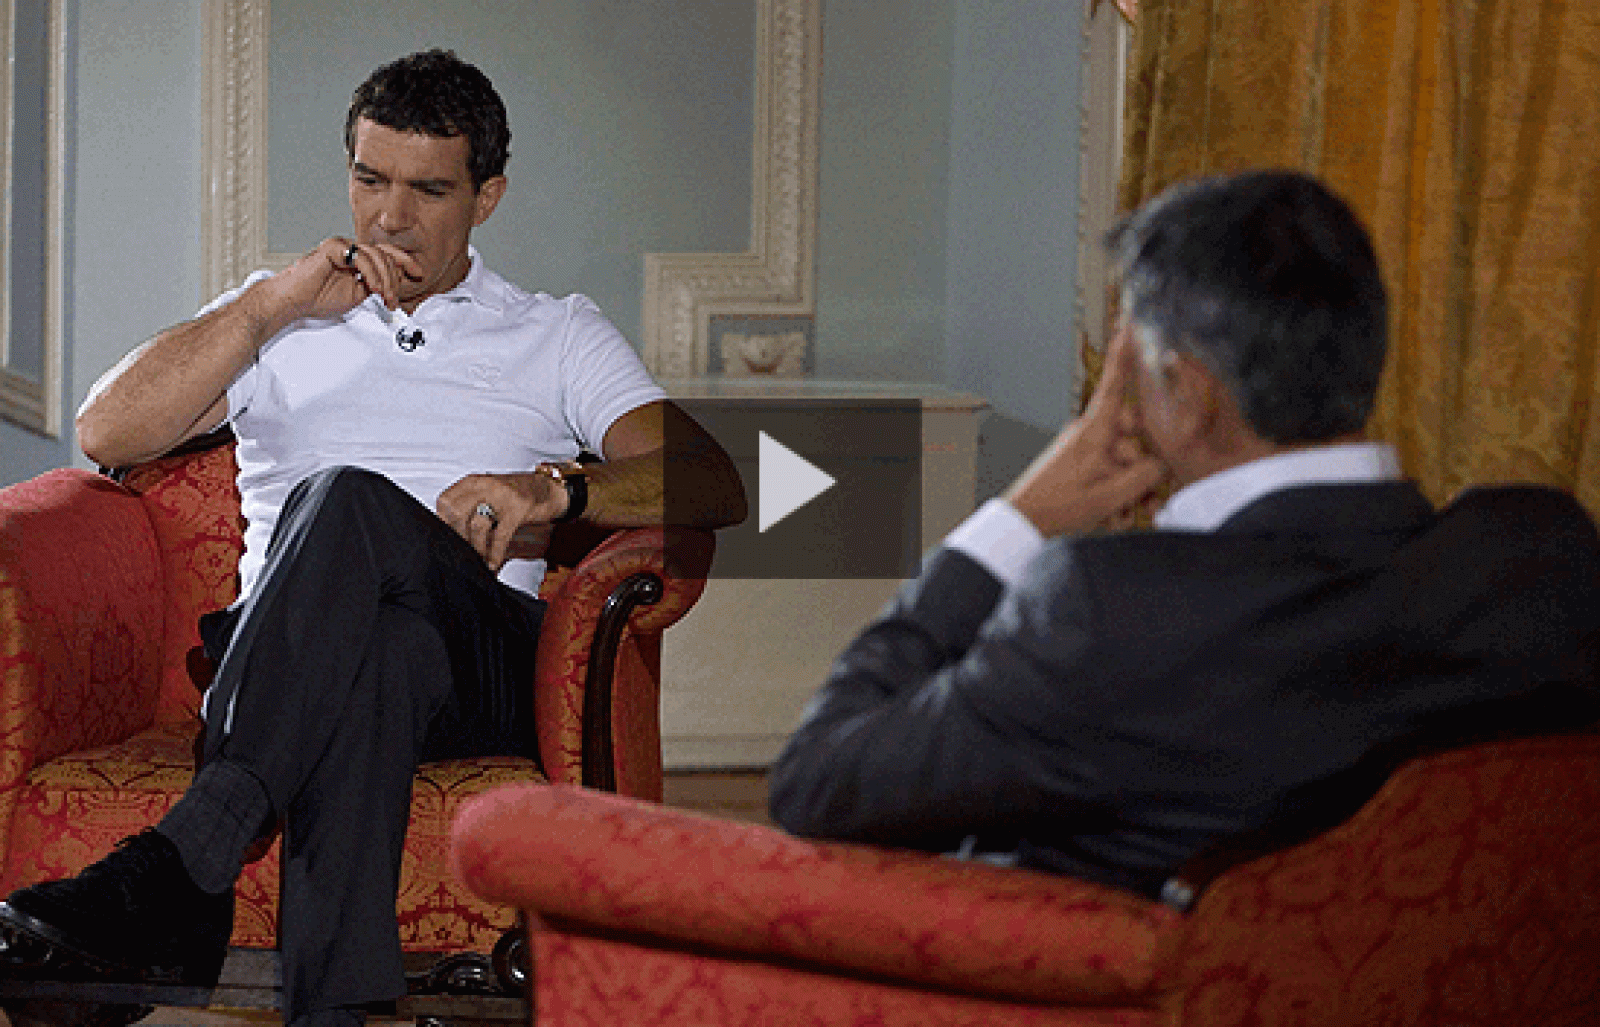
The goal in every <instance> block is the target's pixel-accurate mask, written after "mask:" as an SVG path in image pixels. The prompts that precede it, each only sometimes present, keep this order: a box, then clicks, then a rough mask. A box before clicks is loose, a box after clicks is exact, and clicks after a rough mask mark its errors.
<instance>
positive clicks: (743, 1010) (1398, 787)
mask: <svg viewBox="0 0 1600 1027" xmlns="http://www.w3.org/2000/svg"><path fill="white" fill-rule="evenodd" d="M452 852H453V856H452V858H453V860H454V862H455V864H456V866H457V868H458V872H459V874H460V876H461V878H462V879H463V880H465V881H466V882H467V884H468V885H469V886H471V887H472V889H473V890H474V891H476V892H477V893H478V894H480V895H483V896H485V897H486V898H488V899H490V900H492V901H495V902H503V903H508V904H516V905H518V906H520V907H521V908H522V909H523V910H525V911H526V914H527V916H528V919H529V923H530V925H531V929H532V931H533V934H532V937H531V954H532V963H533V966H532V976H531V979H530V983H531V990H532V997H531V1001H532V1004H533V1007H534V1019H535V1022H536V1023H538V1024H540V1025H556V1024H560V1025H563V1027H574V1025H601V1024H630V1025H634V1027H657V1025H668V1024H696V1025H715V1024H727V1025H734V1024H739V1025H744V1024H757V1023H759V1024H763V1025H766V1027H780V1025H790V1024H793V1025H801V1024H804V1025H814V1024H829V1025H857V1027H867V1025H872V1027H891V1025H900V1024H905V1025H913V1024H914V1025H918V1027H932V1025H949V1027H955V1025H963V1027H975V1025H987V1024H993V1025H1000V1024H1006V1025H1030V1024H1031V1025H1045V1024H1058V1025H1065V1024H1073V1025H1088V1024H1128V1025H1155V1024H1160V1025H1179V1024H1182V1025H1202V1024H1203V1025H1207V1027H1217V1025H1240V1027H1244V1025H1287V1024H1293V1025H1297V1027H1313V1025H1327V1027H1334V1025H1338V1027H1351V1025H1366V1024H1374V1025H1376V1024H1383V1025H1394V1027H1416V1025H1426V1024H1439V1025H1443V1024H1449V1025H1469V1024H1482V1025H1494V1027H1518V1025H1533V1024H1540V1025H1546V1027H1554V1025H1571V1027H1576V1025H1578V1024H1592V1023H1597V1022H1600V983H1597V982H1600V737H1597V736H1595V735H1566V736H1555V737H1546V738H1534V739H1524V740H1516V741H1498V742H1491V743H1486V744H1478V745H1474V746H1469V747H1466V748H1461V749H1457V750H1454V751H1451V752H1446V753H1443V754H1438V755H1432V756H1426V757H1421V758H1417V759H1413V760H1411V761H1409V762H1407V763H1406V764H1404V765H1403V766H1402V767H1401V768H1400V769H1399V770H1398V771H1397V772H1396V773H1394V774H1393V775H1392V776H1390V777H1389V778H1388V780H1387V783H1386V784H1384V786H1383V787H1382V788H1381V790H1380V791H1379V792H1378V793H1377V794H1376V795H1375V796H1374V797H1373V798H1371V799H1370V800H1369V801H1368V802H1367V803H1366V804H1365V805H1364V806H1363V807H1362V808H1361V809H1360V811H1359V812H1358V813H1357V814H1356V815H1355V816H1354V817H1353V818H1352V819H1350V820H1348V821H1347V822H1345V823H1344V824H1342V825H1341V826H1339V827H1337V828H1335V829H1333V830H1332V831H1329V832H1326V833H1324V834H1322V835H1320V836H1317V837H1315V838H1313V839H1311V840H1310V841H1307V842H1304V843H1302V844H1300V845H1297V846H1293V847H1291V848H1288V849H1285V850H1282V851H1279V852H1277V853H1274V854H1271V855H1267V856H1262V857H1259V858H1256V859H1254V860H1250V861H1248V862H1244V863H1240V864H1237V865H1234V866H1233V867H1232V868H1231V869H1228V870H1226V871H1224V872H1223V873H1222V874H1221V875H1220V876H1219V877H1217V878H1216V879H1215V880H1214V881H1213V882H1212V883H1211V885H1210V887H1209V888H1208V889H1206V890H1205V891H1204V893H1203V894H1202V895H1201V897H1200V900H1199V902H1198V903H1197V904H1196V905H1195V906H1194V909H1193V911H1192V912H1190V913H1188V914H1181V913H1179V912H1177V911H1175V910H1174V909H1171V908H1168V907H1167V906H1164V905H1161V904H1158V903H1151V902H1148V901H1146V900H1144V899H1142V898H1139V897H1136V896H1134V895H1132V894H1130V893H1125V892H1121V891H1118V890H1115V889H1110V888H1105V887H1100V886H1098V885H1093V884H1087V883H1083V882H1079V881H1074V880H1072V879H1068V878H1061V877H1051V876H1047V875H1043V874H1038V873H1034V872H1032V871H1028V870H1021V869H1013V868H1001V867H994V866H989V865H986V864H981V863H969V862H957V861H953V860H948V859H944V858H941V857H938V856H930V855H925V854H918V853H909V852H895V851H887V850H882V849H874V848H869V847H865V846H859V845H844V844H837V843H823V842H812V841H803V840H800V839H797V838H793V837H790V836H788V835H785V834H783V833H781V832H778V831H774V830H771V829H768V828H762V827H754V826H750V825H743V824H736V823H730V822H721V821H715V820H710V819H705V818H701V817H697V816H694V815H691V814H686V813H682V812H676V811H672V810H666V809H661V808H658V807H652V806H647V805H643V804H640V803H635V802H630V801H628V800H625V799H619V798H617V797H615V796H604V795H597V794H594V793H591V792H584V791H580V790H578V789H568V788H537V789H535V788H526V787H519V786H513V787H508V788H504V789H497V790H495V791H493V792H490V793H488V794H485V795H482V796H479V797H477V798H475V799H473V800H472V801H471V802H469V803H467V804H466V805H465V806H464V807H463V809H462V812H461V814H460V816H459V818H458V819H457V821H456V826H455V831H454V843H453V850H452Z"/></svg>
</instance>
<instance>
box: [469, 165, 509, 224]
mask: <svg viewBox="0 0 1600 1027" xmlns="http://www.w3.org/2000/svg"><path fill="white" fill-rule="evenodd" d="M507 184H508V183H507V182H506V176H504V175H496V176H494V177H493V178H491V179H489V180H487V181H486V182H484V183H483V184H482V185H480V186H479V187H478V195H477V196H476V197H474V198H473V208H472V227H473V228H477V227H478V226H479V225H481V224H483V223H484V222H485V221H487V220H489V215H490V214H493V213H494V209H495V208H496V207H498V206H499V205H500V197H502V196H504V195H505V194H506V185H507Z"/></svg>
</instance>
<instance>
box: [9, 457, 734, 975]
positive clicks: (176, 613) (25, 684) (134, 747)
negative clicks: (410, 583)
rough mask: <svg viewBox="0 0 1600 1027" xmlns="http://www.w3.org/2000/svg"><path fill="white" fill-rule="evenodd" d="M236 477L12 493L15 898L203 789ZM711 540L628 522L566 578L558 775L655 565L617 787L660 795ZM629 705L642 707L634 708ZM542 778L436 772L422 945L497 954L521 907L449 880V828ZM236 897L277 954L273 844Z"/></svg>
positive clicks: (425, 832)
mask: <svg viewBox="0 0 1600 1027" xmlns="http://www.w3.org/2000/svg"><path fill="white" fill-rule="evenodd" d="M234 474H235V464H234V460H233V454H232V448H231V447H221V448H217V449H211V450H206V451H203V452H200V453H194V454H188V455H184V456H175V457H169V458H165V459H162V460H158V461H154V462H152V463H150V464H147V465H142V466H141V467H138V468H135V469H133V470H132V471H131V472H130V473H129V475H128V476H127V477H126V478H125V480H124V483H123V484H120V485H119V484H116V483H113V482H111V481H110V480H108V479H106V478H104V477H101V476H98V475H93V474H89V473H87V472H83V471H77V470H62V471H54V472H50V473H49V474H46V475H43V476H41V477H40V478H37V479H35V480H33V481H31V482H25V483H23V484H20V485H15V486H12V487H10V488H6V489H0V889H3V891H0V894H3V893H4V891H9V890H10V889H12V888H15V887H17V886H20V885H24V884H28V883H31V882H33V881H37V880H43V879H46V878H51V877H60V876H64V875H68V874H72V873H76V872H77V871H78V870H79V869H81V868H82V867H83V866H85V865H86V864H88V863H90V862H92V861H93V860H95V859H98V858H99V857H100V856H102V855H104V854H105V852H106V851H108V850H109V849H110V848H111V846H112V845H113V844H114V843H115V842H116V841H117V840H119V839H120V838H122V837H124V836H126V835H128V834H131V833H133V832H135V831H138V830H140V829H142V828H144V827H147V826H149V825H150V824H152V823H154V822H156V821H157V820H159V819H160V818H161V816H162V815H163V814H164V813H165V812H166V810H167V809H168V808H170V806H171V805H172V803H173V802H175V801H176V800H177V798H178V796H179V795H180V794H181V792H182V790H183V789H184V788H185V787H186V786H187V785H188V782H189V780H190V777H191V776H192V741H193V737H194V733H195V730H196V727H197V722H196V720H195V713H194V711H195V710H196V708H197V706H198V701H199V692H198V691H197V689H196V687H195V684H194V682H193V681H192V680H191V678H190V672H189V657H190V651H191V650H192V649H194V647H195V646H197V645H198V641H199V639H198V632H197V629H196V621H197V619H198V617H199V615H200V614H202V613H205V612H208V611H210V610H214V609H221V608H222V607H225V606H226V605H228V603H230V602H231V601H232V600H233V598H234V595H235V592H236V589H237V565H238V558H239V555H240V552H241V548H240V547H241V542H240V538H241V527H242V526H241V523H240V517H239V499H238V492H237V490H236V489H235V487H234V484H233V478H234ZM685 545H686V546H688V547H689V548H690V549H693V548H694V547H696V546H698V547H700V548H701V549H703V550H704V552H703V553H702V554H701V555H702V556H703V557H704V560H703V561H702V562H699V563H696V564H693V565H690V564H684V563H682V562H681V561H677V560H675V559H674V553H675V552H677V551H679V550H680V549H681V548H682V547H683V546H685ZM709 547H710V536H709V534H708V533H704V532H689V533H687V535H686V536H683V537H680V536H679V534H678V533H676V532H674V531H671V530H669V531H667V532H663V531H662V530H661V529H653V530H652V529H646V530H640V531H626V532H618V533H616V534H615V535H614V536H613V537H612V538H611V539H610V540H609V541H608V542H607V543H605V544H604V546H603V547H602V550H601V551H597V552H595V553H592V554H590V555H589V556H588V557H586V558H584V559H583V560H582V562H581V563H579V564H578V566H577V567H576V568H575V569H573V570H571V571H569V572H568V573H566V574H565V575H564V576H563V577H562V579H561V581H560V584H559V586H558V587H557V588H556V589H555V594H554V595H552V596H550V608H549V614H548V616H547V619H546V627H545V630H544V633H543V635H542V636H541V641H540V646H539V651H538V658H537V661H536V662H537V664H538V666H537V667H536V669H535V682H534V685H533V687H534V689H535V702H536V706H537V707H538V708H539V710H540V711H541V715H542V713H543V711H547V710H559V711H563V713H565V714H566V715H567V716H566V720H564V721H558V722H557V723H556V724H555V725H554V726H552V725H549V724H542V725H541V727H542V728H544V729H545V733H546V734H550V735H552V737H559V738H560V740H561V744H560V745H558V746H555V747H554V748H550V747H548V746H550V744H551V741H552V738H544V737H542V738H541V743H542V744H543V745H545V746H547V747H546V748H544V749H543V750H542V752H541V755H542V759H543V763H544V765H545V766H546V768H547V769H548V770H549V771H550V772H551V773H552V774H554V775H556V776H558V777H559V778H560V779H562V780H574V781H576V780H579V779H580V778H581V763H582V757H583V737H582V734H581V729H582V710H583V705H584V703H583V685H584V672H585V670H586V669H587V663H588V660H589V656H590V642H591V640H592V638H593V636H594V631H595V629H594V621H595V618H596V616H597V614H598V612H599V608H600V606H601V604H602V603H604V601H605V599H606V597H607V596H609V595H610V594H611V592H612V590H614V589H615V588H616V587H617V585H619V584H620V583H621V582H622V581H623V580H624V579H625V578H626V577H627V576H629V575H631V574H634V573H638V572H640V571H644V570H653V571H655V572H658V573H661V574H663V575H664V576H665V587H664V595H663V597H662V599H661V600H660V601H659V602H658V603H657V604H655V605H654V606H644V607H640V608H639V609H638V610H637V611H635V613H634V614H633V615H632V616H631V617H630V618H629V621H628V628H627V630H626V631H625V632H624V633H623V635H622V637H621V640H620V649H621V656H620V658H619V660H618V665H617V669H616V673H615V675H614V682H613V689H614V696H615V703H616V707H617V709H616V711H615V713H614V716H613V723H614V724H615V725H616V726H618V728H619V729H620V730H621V731H622V734H621V735H619V738H618V741H617V744H616V774H617V782H618V785H619V787H621V788H624V789H628V788H631V789H634V790H636V791H637V792H638V793H640V794H645V795H650V796H652V797H659V795H660V776H661V762H660V760H661V756H660V736H659V730H660V728H659V724H658V721H657V719H656V711H657V708H658V702H657V695H656V693H657V673H658V666H657V663H658V660H659V652H660V637H661V635H660V633H661V631H662V630H663V629H664V628H665V627H666V626H667V625H669V624H671V623H672V622H673V621H674V620H676V619H677V618H678V617H680V616H682V615H683V613H684V612H685V611H686V610H687V609H688V608H689V607H690V606H692V605H693V603H694V601H695V600H696V599H697V598H698V596H699V594H700V591H701V589H702V588H703V587H704V583H703V581H701V580H699V576H703V574H704V571H705V566H706V565H707V564H709V558H710V554H709ZM680 573H687V574H688V577H687V578H679V577H675V575H678V574H680ZM552 627H554V628H556V629H557V630H555V631H552V630H551V628H552ZM632 703H641V704H645V706H644V708H641V709H638V710H634V709H626V708H624V707H627V706H628V705H629V704H632ZM568 732H570V737H569V735H568V734H566V733H568ZM633 760H644V761H645V762H646V763H647V764H648V765H647V766H643V767H635V766H633V765H632V764H631V762H629V761H633ZM542 780H543V778H542V776H541V774H540V773H539V771H538V769H537V767H536V766H535V765H534V764H533V763H532V762H531V761H528V760H523V759H518V758H511V757H506V758H494V759H477V760H457V761H448V762H441V763H436V764H428V765H426V766H424V767H423V768H421V770H420V771H419V773H418V776H417V778H416V781H415V784H414V788H413V796H412V821H411V827H410V829H409V831H408V834H407V839H406V849H405V855H404V858H403V862H402V869H401V889H400V895H399V899H398V903H397V911H398V914H399V917H400V923H401V939H402V943H403V945H404V947H405V948H406V949H407V950H408V951H427V952H451V951H457V950H461V949H476V950H479V951H486V950H488V949H489V948H490V947H491V946H492V945H493V944H494V942H495V941H496V940H498V938H499V936H500V934H501V933H502V932H503V931H504V930H505V929H506V928H507V927H508V926H510V924H511V923H512V921H513V919H514V910H512V909H511V908H508V907H505V906H499V905H496V904H494V903H492V902H489V901H486V900H484V899H481V898H479V897H477V896H475V895H473V894H472V893H470V892H469V891H468V890H467V889H466V888H465V886H464V885H463V884H461V883H460V882H459V881H457V880H455V879H453V878H451V877H449V876H448V874H447V873H446V850H447V848H448V844H449V825H450V820H451V818H452V817H453V816H454V815H455V812H456V810H457V808H458V807H459V806H460V805H461V804H462V803H463V802H464V801H465V800H466V799H467V798H468V797H470V796H472V795H475V794H478V793H479V792H482V791H484V790H486V789H490V788H493V787H495V786H497V785H503V784H507V783H510V782H538V781H542ZM237 894H238V903H237V908H238V912H237V914H236V917H235V924H234V936H233V940H234V943H235V944H236V945H245V946H258V947H271V946H272V945H274V944H275V939H276V934H277V922H278V921H277V894H278V852H277V846H276V845H274V846H273V847H272V849H271V850H270V851H269V852H268V853H267V855H266V856H265V857H264V858H263V859H261V860H259V861H257V862H256V863H253V864H252V865H250V866H249V867H247V868H246V870H245V874H244V877H243V878H242V879H241V881H240V883H239V887H238V893H237Z"/></svg>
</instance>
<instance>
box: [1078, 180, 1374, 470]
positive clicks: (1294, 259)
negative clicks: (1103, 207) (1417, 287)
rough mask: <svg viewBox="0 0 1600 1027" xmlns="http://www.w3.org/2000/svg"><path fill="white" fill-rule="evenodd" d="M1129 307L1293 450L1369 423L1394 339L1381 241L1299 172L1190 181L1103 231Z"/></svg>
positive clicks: (1265, 432) (1259, 430)
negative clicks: (1374, 240)
mask: <svg viewBox="0 0 1600 1027" xmlns="http://www.w3.org/2000/svg"><path fill="white" fill-rule="evenodd" d="M1106 241H1107V246H1108V247H1109V248H1110V250H1111V252H1112V256H1113V265H1114V267H1115V270H1116V273H1117V274H1118V276H1119V277H1120V279H1121V287H1122V303H1123V313H1124V315H1126V316H1127V317H1128V318H1130V319H1131V321H1132V323H1133V324H1134V325H1136V326H1138V327H1140V328H1143V329H1146V330H1148V331H1149V332H1150V333H1153V334H1154V336H1155V337H1156V342H1157V344H1158V345H1159V346H1160V347H1163V348H1166V349H1169V350H1173V351H1176V352H1179V353H1187V354H1188V355H1190V356H1192V357H1194V358H1195V359H1197V360H1199V361H1200V362H1201V363H1202V364H1204V365H1205V366H1206V368H1207V369H1208V370H1210V371H1211V373H1213V374H1215V375H1216V376H1217V377H1218V379H1219V380H1220V381H1222V383H1223V384H1224V385H1225V386H1226V387H1227V388H1228V389H1229V391H1230V392H1231V394H1232V395H1233V398H1234V401H1235V402H1237V403H1238V405H1239V409H1240V412H1241V413H1242V414H1243V415H1244V417H1245V420H1246V421H1247V422H1249V424H1250V427H1251V428H1252V430H1254V431H1255V432H1256V434H1257V435H1260V436H1261V437H1262V438H1264V439H1267V440H1269V441H1271V442H1274V443H1277V444H1280V445H1287V444H1291V443H1297V442H1317V441H1322V440H1326V439H1331V438H1335V437H1337V436H1340V435H1347V434H1350V433H1352V432H1356V431H1360V430H1361V428H1362V427H1363V426H1364V425H1365V424H1366V422H1367V418H1368V417H1369V416H1370V415H1371V413H1372V407H1373V403H1374V400H1375V399H1376V397H1377V391H1378V379H1379V377H1380V375H1381V374H1382V372H1383V361H1384V355H1385V352H1386V351H1387V348H1388V300H1387V298H1386V295H1385V293H1384V288H1383V278H1382V275H1381V273H1380V271H1379V269H1378V257H1377V254H1376V252H1374V250H1373V247H1372V240H1371V239H1370V238H1369V237H1368V235H1367V232H1366V229H1365V228H1363V227H1362V225H1361V222H1360V220H1359V219H1357V217H1356V216H1355V213H1354V212H1353V211H1351V209H1350V208H1349V207H1348V206H1347V205H1346V204H1345V203H1344V201H1343V200H1341V199H1339V198H1338V197H1337V196H1335V195H1334V194H1333V193H1332V192H1330V191H1329V190H1328V189H1327V188H1326V187H1325V186H1323V185H1321V184H1320V183H1318V182H1317V181H1315V180H1314V179H1312V178H1310V177H1308V176H1306V175H1303V174H1300V173H1299V172H1293V171H1257V172H1248V173H1245V174H1239V175H1232V176H1218V177H1214V178H1202V179H1196V180H1193V181H1189V182H1185V183H1181V184H1179V185H1176V186H1173V187H1172V188H1170V189H1168V190H1166V191H1165V192H1163V193H1162V194H1161V195H1160V196H1157V197H1156V198H1155V199H1154V200H1152V201H1150V202H1149V203H1148V204H1146V205H1145V206H1143V207H1141V208H1140V209H1139V210H1137V211H1135V212H1134V213H1133V214H1131V215H1129V216H1128V217H1127V218H1126V219H1125V220H1124V221H1123V222H1122V223H1121V224H1119V225H1118V226H1117V227H1115V228H1113V229H1112V230H1111V232H1110V234H1109V235H1108V236H1107V240H1106Z"/></svg>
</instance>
